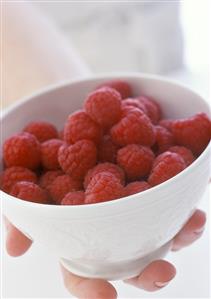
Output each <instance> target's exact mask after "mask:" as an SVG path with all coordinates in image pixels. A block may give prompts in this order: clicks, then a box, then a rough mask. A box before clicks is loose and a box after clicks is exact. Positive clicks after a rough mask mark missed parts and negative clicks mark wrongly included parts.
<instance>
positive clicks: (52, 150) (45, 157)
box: [41, 139, 64, 170]
mask: <svg viewBox="0 0 211 299" xmlns="http://www.w3.org/2000/svg"><path fill="white" fill-rule="evenodd" d="M62 144H64V142H63V141H62V140H60V139H50V140H47V141H45V142H43V143H42V144H41V161H42V165H43V167H44V168H46V169H49V170H56V169H59V168H60V165H59V161H58V151H59V148H60V146H62Z"/></svg>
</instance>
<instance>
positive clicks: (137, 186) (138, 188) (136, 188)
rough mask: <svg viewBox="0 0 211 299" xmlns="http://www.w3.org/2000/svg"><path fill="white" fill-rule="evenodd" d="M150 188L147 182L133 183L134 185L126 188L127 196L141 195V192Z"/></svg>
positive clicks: (130, 184) (131, 184)
mask: <svg viewBox="0 0 211 299" xmlns="http://www.w3.org/2000/svg"><path fill="white" fill-rule="evenodd" d="M149 188H150V185H149V184H148V183H147V182H145V181H141V182H139V181H136V182H132V183H129V184H128V185H127V186H126V187H125V196H129V195H132V194H135V193H139V192H142V191H145V190H147V189H149Z"/></svg>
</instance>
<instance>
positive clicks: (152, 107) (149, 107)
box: [137, 96, 161, 124]
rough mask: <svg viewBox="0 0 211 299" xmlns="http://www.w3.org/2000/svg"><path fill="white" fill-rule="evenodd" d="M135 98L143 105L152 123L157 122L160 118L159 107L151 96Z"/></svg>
mask: <svg viewBox="0 0 211 299" xmlns="http://www.w3.org/2000/svg"><path fill="white" fill-rule="evenodd" d="M137 99H138V100H139V102H140V103H142V104H143V105H144V106H145V109H146V113H147V115H148V117H149V118H150V119H151V121H152V123H153V124H157V123H158V121H159V120H160V118H161V109H160V106H159V105H158V103H156V102H155V100H153V99H152V98H151V97H146V96H140V97H138V98H137Z"/></svg>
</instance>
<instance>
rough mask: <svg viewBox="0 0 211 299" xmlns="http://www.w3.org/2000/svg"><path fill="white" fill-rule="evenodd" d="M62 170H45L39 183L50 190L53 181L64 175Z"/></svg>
mask: <svg viewBox="0 0 211 299" xmlns="http://www.w3.org/2000/svg"><path fill="white" fill-rule="evenodd" d="M63 174H64V173H63V171H62V170H50V171H47V172H45V173H44V174H43V175H41V177H40V180H39V185H40V187H41V188H43V189H46V190H48V189H49V187H50V185H51V184H52V183H53V181H54V180H55V179H56V178H57V177H58V176H61V175H63Z"/></svg>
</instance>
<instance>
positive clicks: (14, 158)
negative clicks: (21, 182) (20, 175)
mask: <svg viewBox="0 0 211 299" xmlns="http://www.w3.org/2000/svg"><path fill="white" fill-rule="evenodd" d="M3 158H4V162H5V165H6V167H11V166H22V167H25V168H29V169H32V170H33V169H36V168H37V167H38V166H39V165H40V159H41V154H40V143H39V142H38V141H37V139H36V137H35V136H34V135H31V134H29V133H21V134H17V135H14V136H12V137H10V138H9V139H7V140H6V141H5V143H4V146H3Z"/></svg>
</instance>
